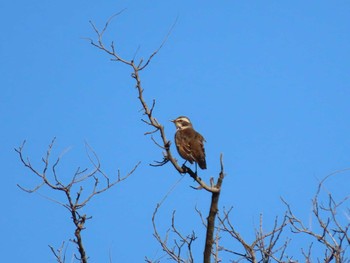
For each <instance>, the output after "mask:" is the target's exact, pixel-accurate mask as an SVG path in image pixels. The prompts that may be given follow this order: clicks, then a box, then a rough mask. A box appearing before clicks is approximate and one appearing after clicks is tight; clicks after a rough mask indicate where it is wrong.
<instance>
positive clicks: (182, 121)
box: [171, 116, 192, 130]
mask: <svg viewBox="0 0 350 263" xmlns="http://www.w3.org/2000/svg"><path fill="white" fill-rule="evenodd" d="M171 122H173V123H174V124H175V126H176V128H177V129H178V130H183V129H186V128H190V127H191V128H192V123H191V121H190V119H189V118H187V117H186V116H180V117H177V118H176V119H175V120H172V121H171Z"/></svg>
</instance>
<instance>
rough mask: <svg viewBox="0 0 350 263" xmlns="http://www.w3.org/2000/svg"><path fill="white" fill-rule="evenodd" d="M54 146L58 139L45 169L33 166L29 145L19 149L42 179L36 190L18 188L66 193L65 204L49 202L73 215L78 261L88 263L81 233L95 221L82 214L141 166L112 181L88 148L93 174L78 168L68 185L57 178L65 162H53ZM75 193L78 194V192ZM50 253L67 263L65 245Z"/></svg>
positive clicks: (48, 152)
mask: <svg viewBox="0 0 350 263" xmlns="http://www.w3.org/2000/svg"><path fill="white" fill-rule="evenodd" d="M54 143H55V138H54V139H53V140H52V141H51V143H50V145H49V147H48V150H47V151H46V154H45V156H44V157H43V158H42V162H43V167H42V168H41V169H39V168H36V167H34V166H33V165H32V164H31V162H30V160H29V158H27V157H24V152H23V150H24V145H25V142H23V144H22V145H21V146H19V147H18V148H17V149H15V151H16V152H17V153H18V155H19V158H20V160H21V162H22V163H23V165H24V166H25V167H26V168H28V169H29V170H30V171H31V172H32V173H34V174H35V175H36V176H37V177H39V183H38V184H37V185H36V186H34V187H33V188H32V189H28V188H25V187H23V186H20V185H18V187H19V188H20V189H22V190H23V191H25V192H27V193H35V192H38V191H39V189H40V188H42V187H44V186H46V187H48V188H49V189H51V190H55V191H59V192H62V193H63V195H64V198H63V200H64V201H59V200H56V199H53V198H50V197H46V198H47V199H49V200H51V201H53V202H55V203H57V204H59V205H61V206H63V207H64V208H66V209H67V210H68V211H69V213H70V215H71V219H72V221H73V223H74V226H75V231H74V236H75V237H74V238H73V239H72V242H73V243H75V244H76V245H77V249H78V252H79V253H78V255H76V258H77V259H78V260H79V261H80V262H83V263H86V262H87V260H88V257H87V255H86V251H85V248H84V245H83V239H82V236H81V231H82V230H84V229H85V223H86V221H87V220H88V219H91V217H89V216H87V215H85V214H83V215H82V214H80V212H79V211H80V210H81V209H82V208H83V207H84V206H85V205H87V203H88V202H89V201H90V200H91V199H92V198H93V197H94V196H96V195H99V194H101V193H103V192H105V191H107V190H108V189H110V188H112V187H113V186H115V185H116V184H118V183H120V182H121V181H123V180H125V179H126V178H128V177H129V176H130V175H131V174H132V173H133V172H134V171H135V170H136V168H137V167H138V165H139V163H138V164H137V165H136V166H135V167H134V168H133V169H132V170H131V171H130V172H129V173H128V174H127V175H125V176H123V177H121V176H120V172H119V171H118V176H117V178H116V179H114V180H112V181H111V179H110V177H109V176H108V175H107V174H105V173H104V172H103V170H102V169H101V163H100V161H99V159H98V157H97V154H96V153H95V152H94V151H93V150H92V148H91V147H90V146H88V145H87V152H88V153H87V154H88V157H89V160H90V162H91V164H92V166H93V168H92V169H91V171H89V169H83V170H80V168H78V169H77V170H76V172H75V173H74V174H73V176H72V178H71V180H69V181H68V182H64V180H62V179H61V178H60V176H59V175H58V174H57V166H58V164H59V162H60V160H61V156H60V157H58V158H57V159H56V161H54V162H53V163H52V162H51V153H52V149H53V146H54ZM83 183H87V184H90V185H91V184H92V189H91V190H90V191H89V192H88V191H86V193H85V191H84V188H83ZM75 189H78V190H77V191H76V192H74V191H75ZM50 249H51V251H52V253H53V254H54V256H55V258H56V260H57V261H58V262H64V258H63V257H62V249H63V245H62V247H61V248H59V249H54V248H53V247H51V246H50Z"/></svg>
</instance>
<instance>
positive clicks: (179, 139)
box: [175, 128, 207, 169]
mask: <svg viewBox="0 0 350 263" xmlns="http://www.w3.org/2000/svg"><path fill="white" fill-rule="evenodd" d="M204 141H205V139H204V138H203V136H202V135H200V134H199V133H198V132H196V131H195V130H194V129H191V128H188V129H184V130H179V131H177V132H176V134H175V143H176V147H177V150H178V152H179V154H180V156H181V157H182V158H184V159H185V160H187V161H189V162H190V163H191V164H192V163H193V162H196V163H198V165H199V167H200V168H201V169H206V168H207V165H206V161H205V150H204Z"/></svg>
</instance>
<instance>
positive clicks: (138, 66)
mask: <svg viewBox="0 0 350 263" xmlns="http://www.w3.org/2000/svg"><path fill="white" fill-rule="evenodd" d="M119 14H120V13H118V14H116V15H113V16H112V17H111V18H110V19H108V21H107V22H106V24H105V26H104V27H103V28H102V29H101V30H99V29H98V28H97V27H96V26H95V24H94V23H92V22H91V21H90V23H91V26H92V27H93V29H94V31H95V33H96V39H95V40H94V39H89V41H90V43H91V45H93V46H94V47H96V48H98V49H100V50H102V51H103V52H105V53H107V54H108V55H110V56H111V60H113V61H116V62H119V63H122V64H124V65H126V66H128V67H129V68H130V69H131V71H132V74H131V76H132V78H133V79H134V80H135V84H136V89H137V95H138V99H139V101H140V103H141V105H142V108H143V114H144V115H145V116H146V119H142V121H143V122H144V123H146V124H147V125H148V126H150V127H151V129H152V130H151V131H149V132H146V135H151V139H152V141H153V142H154V143H155V145H156V146H157V147H159V148H160V149H162V151H163V160H162V161H159V162H156V163H155V164H153V166H163V165H165V164H166V163H168V162H170V163H171V164H172V166H173V167H174V169H175V170H176V171H177V172H179V173H180V174H188V175H189V176H191V177H192V178H193V179H194V180H195V181H196V182H197V183H198V185H199V186H198V188H197V189H205V190H206V191H207V192H209V193H210V194H211V195H212V198H211V204H210V209H209V215H208V218H207V234H206V241H205V248H204V262H205V263H209V262H211V254H212V247H213V243H214V229H215V218H216V215H217V212H218V202H219V197H220V191H221V185H222V181H223V179H224V165H223V161H222V156H221V157H220V164H221V171H220V172H219V176H218V179H217V182H216V183H215V184H214V181H213V179H211V182H210V184H207V183H205V182H204V181H203V180H202V179H201V178H200V177H199V176H198V174H197V172H194V171H193V170H191V169H190V168H189V167H187V166H186V165H182V166H180V165H179V163H178V161H177V160H176V159H175V158H174V156H173V154H172V152H171V149H170V144H171V143H170V141H169V140H168V139H167V137H166V134H165V129H164V125H162V124H161V123H159V122H158V120H157V119H156V118H155V116H154V109H155V105H156V101H155V100H153V101H152V103H151V106H149V104H148V103H147V102H146V100H145V98H144V96H143V92H144V88H143V86H142V82H141V78H140V73H141V71H142V70H143V69H145V68H146V67H147V66H149V64H150V62H151V61H152V59H153V58H154V56H155V55H156V54H157V53H158V52H159V50H160V49H161V48H162V47H163V45H164V44H165V42H166V41H167V39H168V37H169V35H170V33H171V31H172V28H171V30H170V31H169V33H168V34H167V36H166V37H165V39H164V41H163V42H162V43H161V45H160V46H159V48H158V49H157V50H155V51H154V52H153V53H152V54H151V55H150V56H149V57H148V59H147V60H143V59H142V58H141V59H140V60H139V61H137V62H136V61H135V58H133V59H131V60H127V59H125V58H123V57H122V56H121V55H120V54H119V52H118V50H116V48H115V44H114V42H112V43H110V45H108V46H106V44H105V43H104V40H103V36H104V34H105V32H106V30H107V28H108V26H109V24H110V22H111V21H112V19H113V18H115V17H116V16H117V15H119ZM174 25H175V24H174ZM174 25H173V27H174ZM155 133H158V135H159V136H160V139H161V142H158V141H156V140H155V139H154V137H153V134H155ZM156 211H157V209H156ZM153 222H154V220H153ZM172 228H173V230H174V231H175V229H174V227H173V226H172ZM154 231H155V236H156V238H157V240H158V242H159V243H160V244H161V246H162V248H163V250H164V251H165V252H166V253H167V254H168V255H169V256H170V257H171V258H173V259H174V260H175V261H177V262H185V261H182V259H180V257H179V256H175V253H174V250H173V249H169V248H168V247H167V244H166V242H165V241H166V240H167V239H166V238H165V241H162V239H160V238H159V234H158V233H157V231H156V228H154ZM175 232H176V231H175ZM180 239H181V242H182V243H186V242H189V241H187V238H183V237H182V236H181V235H180ZM190 240H192V239H191V238H190ZM192 241H193V240H192ZM192 241H190V243H192ZM176 246H177V248H178V249H180V247H178V245H176ZM189 262H192V260H191V253H190V259H189Z"/></svg>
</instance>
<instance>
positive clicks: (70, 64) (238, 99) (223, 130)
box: [0, 0, 350, 262]
mask: <svg viewBox="0 0 350 263" xmlns="http://www.w3.org/2000/svg"><path fill="white" fill-rule="evenodd" d="M124 8H127V10H126V11H125V12H124V13H123V14H122V15H121V16H119V17H118V18H116V19H115V20H114V21H113V22H112V24H111V26H110V30H109V31H107V33H106V41H107V43H108V41H110V40H114V41H115V44H116V47H117V48H118V50H119V52H120V54H121V55H122V56H124V57H125V58H127V59H130V58H132V57H133V55H134V53H135V51H136V50H137V48H138V47H140V50H139V52H138V58H140V57H147V56H148V55H149V54H151V53H152V52H153V50H154V49H156V48H157V47H158V46H159V44H160V43H161V41H162V39H163V38H164V36H165V35H166V34H167V32H168V30H169V28H170V27H171V25H172V24H173V23H174V21H175V20H176V18H177V17H178V20H177V24H176V26H175V29H174V31H173V32H172V34H171V36H170V38H169V40H168V42H167V43H166V45H165V46H164V47H163V49H162V50H161V51H160V52H159V54H158V55H157V56H156V57H155V59H154V60H153V61H152V63H151V64H150V66H149V67H148V68H147V69H146V70H145V71H144V72H142V75H141V78H142V80H143V85H144V88H145V93H144V96H145V98H146V99H147V101H148V102H151V101H152V99H156V101H157V105H156V109H155V116H156V117H157V118H158V120H159V121H160V122H162V123H163V124H164V125H165V127H166V132H167V136H168V138H169V139H171V140H172V139H173V134H174V132H175V127H173V124H172V123H170V122H169V121H168V120H170V119H173V118H175V117H177V116H179V115H186V116H189V117H190V118H191V120H192V122H193V123H194V126H195V128H196V129H197V130H198V131H200V132H201V133H202V134H203V135H204V137H205V138H206V140H207V143H206V151H207V163H208V170H206V171H204V172H201V177H202V178H204V179H205V180H208V179H209V178H210V177H211V176H217V174H218V172H219V155H220V153H223V154H224V163H225V170H226V174H227V177H226V178H225V181H224V184H223V190H222V198H221V200H220V207H223V206H225V207H230V206H233V215H234V217H233V218H234V219H233V220H234V222H235V224H236V226H237V228H238V230H239V231H240V232H241V233H242V234H243V235H246V236H247V237H248V238H249V237H250V236H251V235H252V234H253V229H254V228H255V227H257V226H258V223H259V215H260V214H261V213H262V214H263V215H264V221H265V222H266V228H267V229H268V227H269V226H271V224H272V223H273V220H274V216H276V215H281V214H282V213H283V211H284V206H283V205H282V203H281V201H280V197H281V196H282V197H284V198H285V199H286V200H288V201H289V202H290V204H291V205H292V207H294V210H295V211H296V212H297V214H298V216H300V217H301V218H302V219H304V220H306V221H308V220H309V217H310V207H311V203H310V200H311V198H312V196H313V194H314V192H315V190H316V186H317V183H318V180H319V179H321V178H323V177H324V176H326V175H327V174H329V173H330V172H333V171H335V170H339V169H344V168H348V167H350V147H349V146H350V139H349V138H350V124H349V116H350V104H349V101H350V16H349V14H350V3H349V2H348V1H332V2H331V1H293V2H290V3H288V2H285V1H249V2H248V1H219V2H215V3H213V1H201V2H200V3H199V2H198V1H102V2H101V1H73V2H72V1H63V2H62V1H61V2H57V1H42V0H41V1H40V0H36V1H30V2H28V1H18V0H14V1H2V2H1V3H0V10H1V11H0V14H1V16H0V24H1V41H0V57H1V61H2V62H1V65H0V76H1V96H0V99H1V101H0V121H1V125H2V129H1V137H0V149H1V167H2V185H3V187H2V191H1V192H0V197H1V200H2V201H1V204H2V205H1V206H2V213H1V216H0V233H1V235H2V244H1V248H2V251H3V252H2V253H1V254H2V255H1V258H2V261H4V262H54V259H53V257H52V254H51V252H50V251H49V248H48V244H50V245H53V246H55V247H58V246H60V244H61V242H62V241H64V240H66V241H67V240H68V239H70V238H72V223H71V222H70V219H69V215H68V213H67V211H65V210H64V209H63V208H62V207H60V206H58V205H57V204H55V203H52V202H50V201H48V200H47V199H45V198H43V197H42V196H40V195H38V194H32V195H29V194H27V193H24V192H21V191H20V190H19V189H18V188H17V187H16V184H17V183H20V184H21V185H23V186H26V187H31V186H34V185H35V184H36V183H37V182H38V181H37V178H35V177H34V175H33V174H31V173H29V172H28V171H27V170H25V169H24V167H23V166H22V165H21V163H20V162H19V159H18V156H17V155H16V153H15V152H14V150H13V149H14V147H17V146H19V145H20V144H21V143H22V141H23V140H24V139H26V140H27V146H26V148H25V152H26V154H27V155H28V156H29V157H30V159H31V160H32V163H33V164H35V165H37V166H38V167H40V165H41V163H40V158H41V157H42V156H43V155H44V154H45V151H46V149H47V146H48V144H49V143H50V141H51V139H52V138H53V137H54V136H56V137H57V141H56V145H55V148H54V153H53V154H54V156H59V155H60V154H61V153H62V152H64V151H65V150H66V149H69V151H67V152H66V153H65V154H64V156H63V159H62V166H61V168H60V170H59V172H60V174H61V176H62V178H70V176H71V175H72V173H73V172H74V171H75V169H76V168H77V167H78V166H81V167H86V166H87V165H88V163H89V162H88V159H87V156H86V154H85V148H84V141H87V142H88V143H89V144H90V145H91V146H92V147H93V148H94V149H95V151H96V152H97V154H98V155H99V158H100V160H101V162H102V167H103V168H104V169H105V171H106V172H108V173H109V174H110V175H111V176H112V175H115V174H116V171H117V170H118V169H120V171H121V173H122V174H125V173H127V172H128V171H129V170H131V169H132V167H133V166H134V165H135V164H136V163H137V162H138V161H142V164H141V166H140V167H139V169H137V171H136V172H135V174H134V175H133V176H132V177H130V178H129V179H128V180H127V181H125V182H123V183H121V184H120V185H118V186H117V187H115V188H113V189H111V190H110V191H109V192H107V193H106V194H103V195H101V196H98V197H97V198H95V199H94V200H93V201H92V202H91V203H90V204H89V206H87V207H86V209H85V210H84V212H85V213H87V214H89V215H92V216H93V219H92V220H90V221H88V222H87V224H86V227H87V230H86V231H84V232H83V237H84V239H85V240H86V249H87V252H88V255H89V256H90V258H91V262H109V261H108V260H109V253H111V255H112V259H113V262H143V259H144V257H145V256H148V257H149V258H153V259H156V258H158V257H161V256H162V255H163V252H162V251H161V249H160V247H159V246H158V244H157V243H156V241H155V239H154V238H153V237H152V225H151V216H152V213H153V210H154V208H155V205H156V203H158V202H159V201H160V200H161V199H162V198H163V197H164V195H165V194H166V193H167V192H168V191H169V189H170V188H171V187H172V185H173V184H174V183H175V182H176V181H177V180H178V179H179V178H180V176H179V174H177V173H176V172H175V171H174V169H173V168H172V167H170V165H167V166H164V167H161V168H152V167H150V166H149V165H148V164H149V163H152V162H153V161H154V160H160V159H161V156H162V155H161V152H160V151H159V149H158V148H157V147H156V146H155V145H154V144H153V143H152V142H151V140H150V138H149V137H146V136H144V135H143V134H144V133H145V132H147V131H149V130H148V128H149V127H147V126H146V125H145V124H144V123H142V122H141V121H140V119H141V118H142V115H141V113H140V112H139V110H140V108H141V106H140V105H139V102H138V101H137V94H136V90H135V89H134V82H133V80H132V79H131V78H130V70H129V69H128V68H126V67H124V66H122V65H119V64H116V63H115V62H111V61H110V60H109V57H108V56H106V55H105V54H103V53H101V52H99V51H98V50H97V49H95V48H93V47H92V46H90V45H89V43H88V41H86V40H84V37H93V36H94V32H93V30H92V29H91V27H90V25H89V20H92V21H94V22H95V23H96V25H97V26H98V27H99V28H101V27H102V26H103V25H104V22H105V21H106V20H107V19H108V17H109V16H110V15H112V14H114V13H116V12H118V11H120V10H122V9H124ZM173 150H174V149H173ZM349 176H350V173H349V172H348V173H343V174H341V175H340V176H339V177H337V178H336V179H334V180H331V181H330V184H329V185H328V188H327V191H328V190H329V191H333V192H336V193H337V195H339V196H345V195H347V194H349V183H350V180H349ZM191 185H195V184H194V183H193V182H192V180H191V179H190V178H188V177H186V178H184V179H183V180H182V181H181V182H180V183H179V185H178V186H177V187H176V188H175V190H174V191H173V192H172V193H171V194H170V196H169V197H168V199H167V200H166V201H165V203H164V204H163V206H162V209H161V210H160V212H159V217H158V222H159V228H160V230H161V231H164V230H165V229H166V228H167V227H168V226H169V225H170V223H171V221H170V217H171V212H172V210H174V209H176V211H177V222H178V226H179V228H180V229H181V230H183V231H184V232H186V233H187V232H188V233H190V230H192V229H194V230H195V232H196V233H197V235H198V236H199V239H198V240H197V241H196V243H195V253H196V256H197V258H201V256H202V254H201V253H202V252H201V251H202V248H203V236H204V232H203V227H202V225H201V221H200V219H199V218H198V215H197V214H196V212H195V211H194V207H195V206H197V207H198V208H199V209H201V210H202V211H203V213H204V214H205V215H206V214H207V208H208V201H209V195H208V194H207V193H205V192H204V191H194V190H192V189H191V188H190V187H189V186H191ZM325 191H326V190H325ZM40 193H41V194H42V195H45V196H50V197H54V198H58V199H60V196H57V195H56V194H53V195H52V193H51V192H50V191H47V189H42V191H40ZM231 242H232V241H231ZM227 244H228V247H229V246H230V244H231V243H227ZM293 245H294V246H293V249H294V251H293V250H292V252H291V253H292V254H293V252H297V253H295V254H300V253H299V252H300V250H299V248H300V246H299V247H298V244H295V243H294V244H293ZM72 251H73V244H71V243H70V244H69V247H68V250H67V260H68V261H67V262H72V261H71V257H72ZM222 257H223V259H224V262H227V261H228V258H227V257H226V256H225V255H222ZM197 261H200V259H198V260H197Z"/></svg>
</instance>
